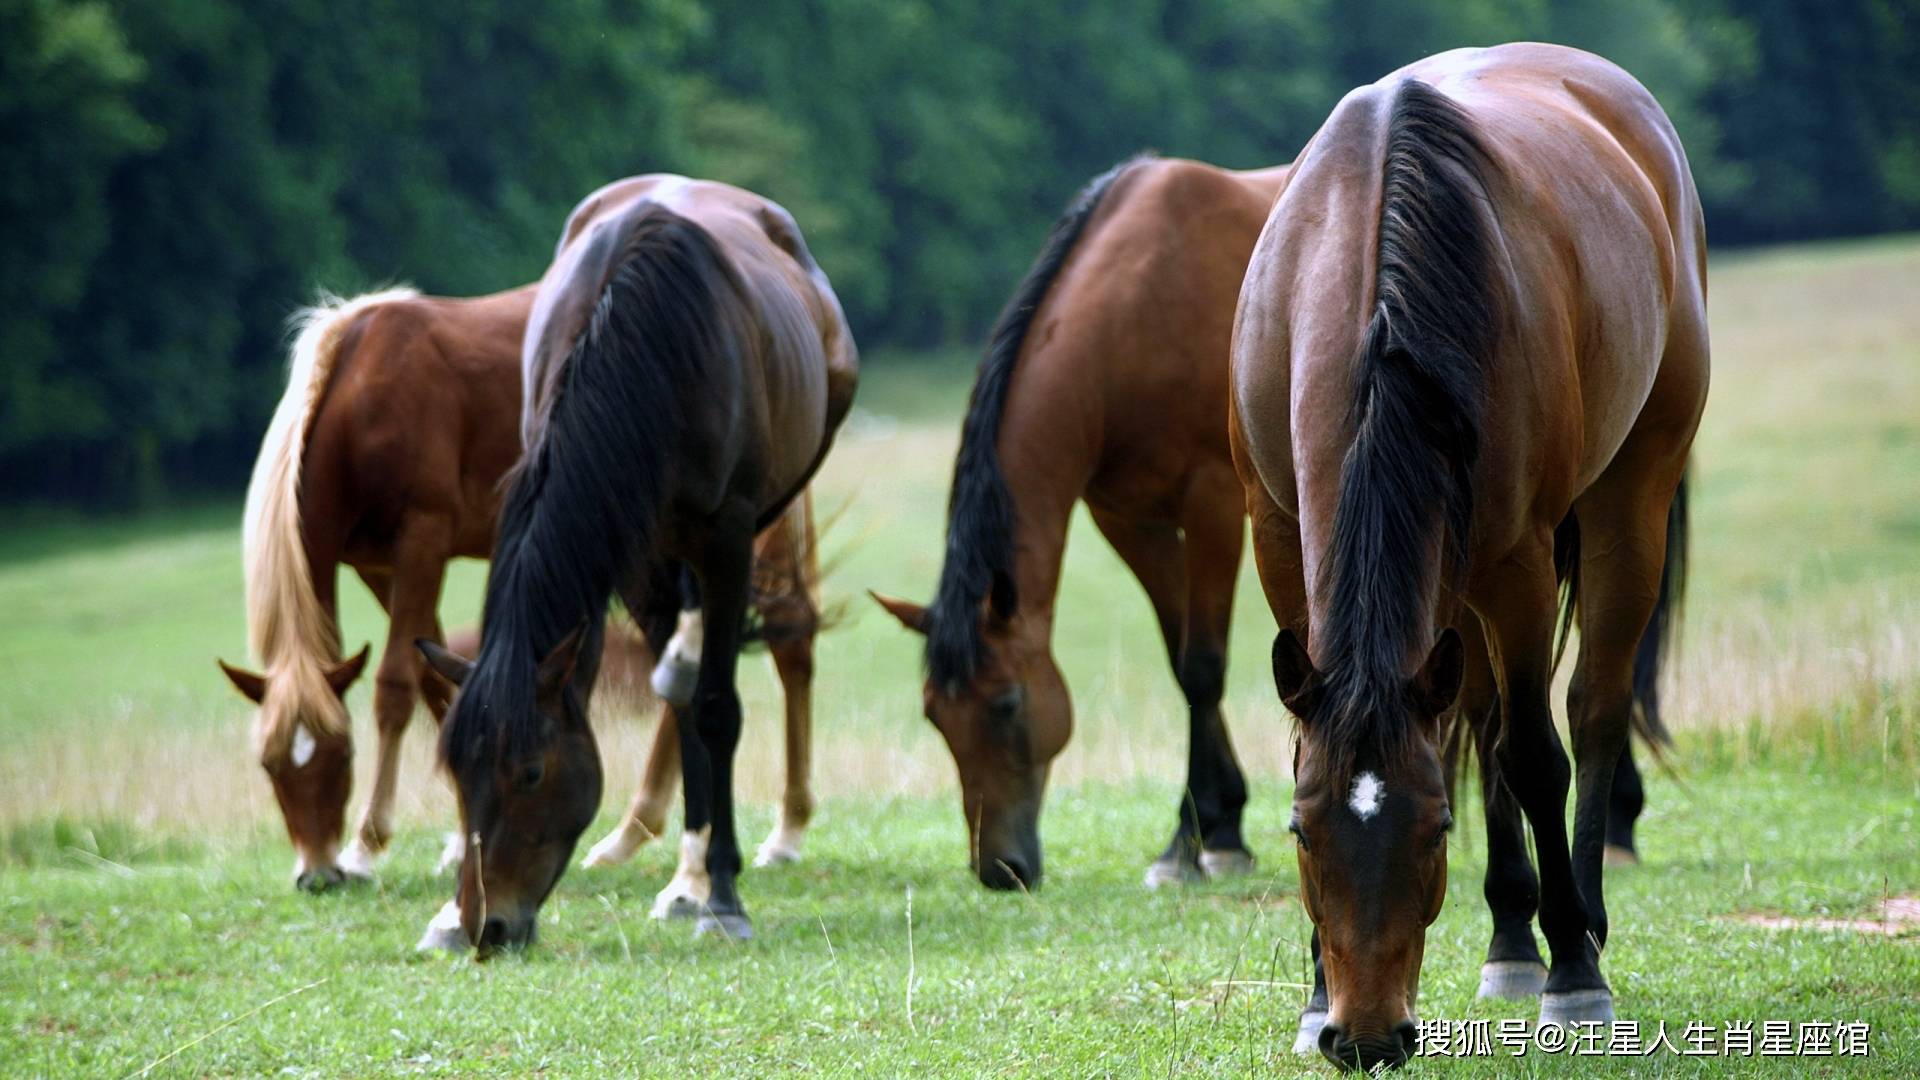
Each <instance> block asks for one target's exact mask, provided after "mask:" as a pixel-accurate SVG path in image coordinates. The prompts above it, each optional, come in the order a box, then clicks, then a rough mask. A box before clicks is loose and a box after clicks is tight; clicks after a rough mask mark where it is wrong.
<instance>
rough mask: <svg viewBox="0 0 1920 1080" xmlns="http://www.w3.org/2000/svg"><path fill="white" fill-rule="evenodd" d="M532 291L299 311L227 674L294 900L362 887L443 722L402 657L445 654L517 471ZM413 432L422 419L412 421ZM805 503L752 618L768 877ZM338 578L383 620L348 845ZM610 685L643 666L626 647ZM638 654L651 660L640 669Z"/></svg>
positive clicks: (804, 706)
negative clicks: (769, 794)
mask: <svg viewBox="0 0 1920 1080" xmlns="http://www.w3.org/2000/svg"><path fill="white" fill-rule="evenodd" d="M536 288H537V286H534V285H529V286H525V287H523V288H520V289H515V290H512V291H510V292H504V293H499V294H495V295H492V296H485V297H479V298H474V299H452V298H442V297H429V296H421V295H419V294H418V293H416V292H414V291H413V290H411V289H393V290H388V291H386V292H380V293H373V294H369V295H366V296H361V297H357V298H354V299H352V300H344V301H330V302H327V303H324V304H322V305H320V306H317V307H314V308H309V309H307V310H305V311H303V312H301V314H300V315H299V316H298V319H297V322H296V325H297V327H298V333H297V335H296V337H295V341H294V345H293V348H292V359H291V363H290V370H289V375H288V380H287V388H286V392H285V395H284V396H283V397H282V399H281V401H280V404H279V406H278V408H277V409H276V410H275V413H274V417H273V421H272V424H271V425H270V427H269V428H268V431H267V435H266V437H265V439H264V440H263V441H262V443H261V448H260V455H259V458H258V461H257V462H256V464H255V466H254V474H253V481H252V484H251V485H250V486H249V488H248V491H247V505H246V513H245V525H244V543H243V549H244V552H245V559H244V565H245V570H246V598H247V630H248V641H249V645H250V647H251V650H252V652H253V654H254V657H255V659H256V660H258V661H259V662H260V663H261V665H262V670H261V671H260V672H258V673H256V672H252V671H246V670H243V669H241V668H238V667H233V666H230V665H227V664H225V663H222V664H221V667H222V669H223V670H225V672H226V673H227V676H228V678H229V679H230V680H231V681H232V682H233V684H234V686H235V687H236V688H237V689H239V690H240V692H241V693H242V694H244V695H245V696H246V697H247V698H248V699H249V700H251V701H253V702H254V703H255V704H256V705H258V706H260V711H259V714H258V717H257V720H256V724H255V742H256V744H257V750H258V753H259V760H260V764H261V766H262V767H263V769H264V770H265V771H266V773H267V776H268V779H269V781H270V782H271V784H272V786H273V792H274V796H275V799H276V800H277V801H278V803H279V805H280V810H281V814H282V817H283V819H284V821H285V824H286V828H287V833H288V836H289V837H290V838H291V840H292V842H293V846H294V851H295V854H296V859H295V867H294V878H295V881H296V882H297V883H298V884H299V885H300V887H302V888H304V889H309V890H317V889H323V888H326V887H328V886H331V885H335V884H338V883H339V882H341V881H342V880H343V879H345V878H347V877H349V876H353V877H361V876H365V875H368V874H370V873H371V872H372V868H373V866H374V864H375V861H376V860H377V859H378V858H379V857H380V856H381V855H382V854H383V853H384V851H385V849H386V847H387V842H388V839H389V838H390V836H391V834H392V815H393V801H394V797H395V794H396V789H397V785H398V779H399V767H400V754H399V751H400V744H401V738H402V736H403V735H404V734H405V732H406V728H407V725H408V724H409V723H410V722H411V720H412V718H413V713H414V708H415V704H416V702H417V701H418V700H420V699H422V698H424V699H425V701H426V704H427V706H428V708H429V710H430V711H431V712H432V714H433V716H434V717H435V719H436V720H438V719H439V718H440V716H441V715H443V714H444V712H445V710H446V706H447V701H448V698H449V696H450V689H449V687H448V686H447V684H446V683H445V682H444V681H442V680H441V679H439V678H438V677H437V676H434V675H432V674H430V673H429V672H428V671H427V669H426V666H425V664H424V662H423V661H422V660H421V658H420V656H419V654H418V652H417V651H416V650H415V649H414V646H413V642H414V639H416V638H429V639H433V640H439V639H440V637H441V628H440V624H439V617H438V608H439V602H440V592H441V585H442V582H443V580H444V577H445V571H446V565H447V563H448V562H449V561H450V560H452V559H454V558H458V557H465V558H476V559H485V558H488V557H489V556H490V555H491V553H492V548H493V531H494V522H495V519H496V518H497V517H498V514H499V502H500V481H501V478H502V477H503V476H505V475H506V473H507V471H508V469H509V468H511V467H512V465H513V464H514V462H515V461H517V460H518V459H519V456H520V437H519V422H520V400H521V393H520V340H521V336H522V334H523V333H524V331H525V329H526V324H527V318H528V314H529V311H530V309H531V307H532V304H533V297H534V293H535V290H536ZM423 418H431V419H432V422H430V423H423V422H422V419H423ZM812 513H813V511H812V501H811V499H809V498H802V499H799V500H796V501H795V503H794V506H793V508H792V509H791V510H790V511H789V512H788V513H787V514H785V515H783V516H782V517H781V519H780V520H779V521H777V522H775V523H774V524H773V525H772V526H770V527H769V528H768V529H767V530H766V532H765V533H763V534H762V535H761V537H760V538H759V540H758V541H757V543H756V547H755V556H756V560H757V561H756V566H757V567H758V568H759V569H758V570H757V571H756V573H757V574H759V575H760V576H761V578H762V580H763V581H764V582H765V583H766V585H767V587H765V588H757V589H756V592H755V605H756V607H757V608H758V610H759V613H760V618H761V622H762V624H763V626H764V627H765V629H766V631H767V632H766V634H765V636H766V637H767V639H768V644H769V647H770V650H771V652H772V654H773V659H774V665H775V668H776V670H777V672H778V674H779V676H780V679H781V683H782V686H783V689H784V690H785V696H786V724H787V735H786V742H787V782H786V794H785V797H784V798H783V799H782V802H781V812H780V821H779V824H778V825H777V826H776V828H775V831H774V833H773V834H772V835H771V836H769V837H768V839H767V843H766V844H765V845H763V846H762V849H761V860H762V861H763V862H778V861H785V860H788V859H791V858H795V857H797V855H798V851H799V845H800V838H801V834H802V832H803V831H804V830H805V828H806V825H807V821H808V817H809V815H810V813H811V809H812V805H813V799H812V795H811V791H810V787H809V775H808V774H809V746H810V738H811V735H810V732H811V724H812V720H811V700H810V699H811V679H812V666H813V631H814V628H815V625H816V623H817V614H818V597H817V589H818V582H819V562H818V558H817V556H816V555H815V553H814V526H813V517H812ZM342 564H345V565H347V566H351V567H352V568H353V569H354V570H355V572H356V573H358V575H359V576H360V578H361V580H362V581H363V582H365V584H366V586H367V588H368V590H369V591H371V592H372V593H373V595H374V598H375V599H377V600H378V601H379V602H380V604H381V606H382V607H383V608H384V609H385V610H386V612H387V615H388V619H389V631H388V636H387V642H386V646H385V651H384V652H383V654H382V657H381V661H380V664H379V668H378V673H377V675H376V677H375V685H374V715H375V718H376V725H377V729H378V732H379V742H378V744H377V749H376V752H375V759H374V760H375V764H374V782H373V795H372V797H371V798H370V799H369V800H368V803H367V806H366V810H365V812H364V813H363V815H362V817H361V820H360V824H359V827H358V828H357V829H356V830H355V835H354V839H353V842H352V843H351V844H350V845H349V846H348V848H347V849H346V850H345V851H340V850H339V843H340V840H341V835H342V831H343V827H344V823H345V819H346V808H347V802H348V797H349V795H350V787H351V784H352V760H353V735H352V723H351V718H350V717H349V716H348V712H347V708H346V704H345V701H344V695H345V693H346V690H347V687H348V686H349V685H350V684H352V682H353V681H354V680H355V679H356V678H357V677H358V676H359V675H360V674H361V671H362V669H363V668H364V667H365V665H366V661H367V652H368V651H367V650H365V649H363V650H361V651H360V653H359V654H358V655H356V656H355V657H353V658H352V659H349V660H342V659H341V655H340V653H341V649H340V632H339V625H338V622H337V619H336V615H335V611H336V594H335V587H336V582H335V578H336V574H337V568H338V567H339V566H340V565H342ZM616 648H617V649H619V650H620V653H619V655H618V657H617V659H618V660H619V661H620V663H619V664H618V666H617V668H616V675H631V676H634V677H635V679H634V684H635V685H636V686H639V685H644V683H645V681H646V672H645V671H635V670H632V669H633V668H634V663H633V661H634V659H636V658H634V657H630V656H629V655H628V654H629V653H639V652H644V650H640V649H637V648H635V647H634V644H633V643H632V642H630V641H628V640H626V639H625V637H624V635H622V637H621V638H619V639H615V640H610V641H609V649H610V650H613V649H616ZM649 659H650V658H649ZM678 737H679V732H678V729H677V727H676V726H675V724H674V723H673V720H672V717H671V715H670V714H663V715H662V717H661V719H660V721H659V726H658V731H657V734H656V743H655V748H654V751H653V753H652V754H651V755H650V756H649V759H648V762H647V766H646V770H645V777H646V780H645V783H644V784H643V787H642V789H641V791H640V793H639V794H638V795H636V797H635V802H634V810H633V811H632V812H631V814H630V815H629V818H628V823H627V825H626V828H625V835H626V837H627V841H626V843H625V844H624V845H622V846H620V847H616V848H610V849H609V850H608V851H607V852H605V853H604V857H603V859H602V861H604V862H608V863H611V862H617V861H620V859H621V858H623V857H625V856H627V855H631V854H632V852H633V850H634V849H635V848H637V847H638V845H639V843H643V842H644V841H645V839H647V838H650V837H651V836H652V835H654V834H656V833H658V832H659V831H660V830H661V829H662V828H663V827H664V821H663V818H664V806H665V800H666V799H667V798H669V797H670V796H671V794H672V784H671V782H670V778H671V777H672V776H673V775H674V773H675V772H677V769H678V760H679V749H678Z"/></svg>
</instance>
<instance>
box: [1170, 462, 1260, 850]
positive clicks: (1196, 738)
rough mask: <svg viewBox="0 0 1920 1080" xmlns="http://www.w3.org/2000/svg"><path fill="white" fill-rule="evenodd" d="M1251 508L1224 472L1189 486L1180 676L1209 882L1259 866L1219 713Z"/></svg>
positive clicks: (1240, 777)
mask: <svg viewBox="0 0 1920 1080" xmlns="http://www.w3.org/2000/svg"><path fill="white" fill-rule="evenodd" d="M1245 506H1246V501H1245V495H1244V493H1243V492H1242V491H1241V488H1240V483H1239V481H1238V479H1237V478H1235V477H1234V475H1233V474H1232V472H1230V471H1228V470H1226V469H1224V468H1223V469H1220V470H1218V471H1203V472H1201V473H1198V474H1196V475H1195V477H1194V478H1193V480H1192V482H1191V483H1190V484H1189V485H1188V490H1187V507H1186V513H1185V515H1184V537H1183V539H1184V547H1185V555H1186V581H1187V595H1186V604H1185V611H1186V620H1185V626H1184V627H1183V635H1182V642H1181V649H1180V661H1179V666H1178V672H1179V676H1180V689H1181V691H1182V692H1183V693H1184V694H1185V695H1186V697H1187V711H1188V731H1189V735H1188V762H1187V771H1188V777H1189V779H1188V790H1189V791H1191V792H1192V797H1193V802H1194V809H1195V812H1196V815H1197V817H1198V823H1199V827H1200V843H1201V847H1200V868H1201V870H1203V871H1204V872H1205V873H1206V875H1207V877H1209V878H1222V877H1232V876H1238V875H1242V874H1248V873H1252V872H1253V868H1254V857H1253V852H1252V851H1250V850H1248V848H1247V843H1246V839H1245V837H1244V835H1243V833H1242V831H1241V815H1242V813H1243V812H1244V810H1245V808H1246V805H1247V778H1246V774H1245V773H1244V772H1243V771H1242V770H1241V768H1240V759H1239V757H1238V756H1237V755H1235V754H1234V752H1233V740H1232V737H1231V736H1230V735H1229V734H1228V731H1227V721H1226V717H1225V716H1224V715H1223V714H1222V713H1221V711H1220V699H1221V698H1222V697H1223V696H1224V694H1225V692H1226V675H1227V665H1226V657H1227V635H1228V632H1229V629H1230V627H1231V625H1232V622H1233V591H1234V587H1235V585H1236V584H1237V582H1238V580H1239V577H1240V552H1241V545H1242V533H1243V532H1244V531H1245V525H1244V524H1242V522H1243V521H1244V519H1245Z"/></svg>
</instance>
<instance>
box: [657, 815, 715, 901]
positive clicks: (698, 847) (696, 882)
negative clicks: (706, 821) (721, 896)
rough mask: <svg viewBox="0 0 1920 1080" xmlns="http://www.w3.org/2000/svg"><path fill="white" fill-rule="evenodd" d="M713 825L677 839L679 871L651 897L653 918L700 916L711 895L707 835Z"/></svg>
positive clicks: (711, 884)
mask: <svg viewBox="0 0 1920 1080" xmlns="http://www.w3.org/2000/svg"><path fill="white" fill-rule="evenodd" d="M712 829H713V826H711V825H709V826H707V827H706V828H704V829H701V830H700V831H699V832H690V833H684V834H682V835H681V837H680V868H679V869H677V870H675V871H674V872H673V880H672V881H669V882H667V887H666V888H664V889H661V890H660V894H659V895H658V896H655V897H654V898H653V910H652V911H651V912H650V913H649V914H651V915H652V916H653V917H654V918H656V919H686V918H691V917H693V916H695V915H698V914H700V912H701V911H703V910H704V909H705V908H706V906H707V899H708V898H709V897H710V896H712V895H713V880H712V879H711V878H709V877H708V876H707V835H708V833H709V832H711V831H712Z"/></svg>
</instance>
